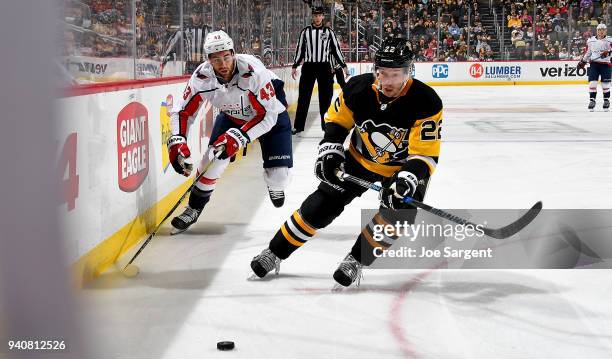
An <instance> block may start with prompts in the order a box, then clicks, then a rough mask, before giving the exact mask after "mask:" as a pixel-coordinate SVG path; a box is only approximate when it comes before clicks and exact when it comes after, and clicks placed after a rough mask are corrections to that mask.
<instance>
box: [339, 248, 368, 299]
mask: <svg viewBox="0 0 612 359" xmlns="http://www.w3.org/2000/svg"><path fill="white" fill-rule="evenodd" d="M362 269H363V264H361V263H359V262H358V261H357V260H356V259H355V258H354V257H353V256H352V255H351V254H350V253H349V254H347V255H346V257H344V260H343V261H342V262H341V263H340V265H339V266H338V269H336V271H335V272H334V279H335V280H336V282H338V284H336V285H335V286H334V290H341V289H343V287H348V286H350V285H351V284H353V282H355V280H357V286H359V284H360V282H361V277H362V274H361V270H362Z"/></svg>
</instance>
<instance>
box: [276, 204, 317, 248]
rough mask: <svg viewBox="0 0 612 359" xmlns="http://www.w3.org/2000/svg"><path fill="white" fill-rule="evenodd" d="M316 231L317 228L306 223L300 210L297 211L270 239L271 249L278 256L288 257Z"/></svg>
mask: <svg viewBox="0 0 612 359" xmlns="http://www.w3.org/2000/svg"><path fill="white" fill-rule="evenodd" d="M315 233H316V228H314V227H312V226H311V225H309V224H308V223H306V222H305V221H304V219H303V218H302V216H301V214H300V212H299V211H295V212H293V214H292V215H291V217H289V219H288V220H287V221H285V223H283V225H282V226H281V227H280V229H279V230H278V231H277V232H276V234H275V235H274V238H272V240H271V241H270V246H269V247H270V250H271V251H272V253H274V254H275V255H276V256H277V257H278V258H280V259H287V258H288V257H289V256H290V255H291V253H293V252H295V251H296V250H297V249H298V248H300V247H301V246H303V245H304V243H306V242H307V241H308V240H309V239H310V238H312V236H314V235H315Z"/></svg>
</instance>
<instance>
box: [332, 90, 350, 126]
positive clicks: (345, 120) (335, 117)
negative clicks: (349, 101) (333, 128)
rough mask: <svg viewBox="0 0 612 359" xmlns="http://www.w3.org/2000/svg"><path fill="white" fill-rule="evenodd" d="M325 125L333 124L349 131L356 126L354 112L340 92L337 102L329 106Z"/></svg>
mask: <svg viewBox="0 0 612 359" xmlns="http://www.w3.org/2000/svg"><path fill="white" fill-rule="evenodd" d="M324 119H325V123H327V122H333V123H336V124H338V125H340V126H342V127H344V128H346V129H347V130H350V129H351V128H353V126H355V119H354V118H353V111H351V109H350V108H348V106H346V103H345V102H344V94H343V93H342V92H340V94H339V95H338V97H337V98H336V100H335V101H334V102H333V103H332V104H331V105H330V106H329V109H328V110H327V113H325V117H324Z"/></svg>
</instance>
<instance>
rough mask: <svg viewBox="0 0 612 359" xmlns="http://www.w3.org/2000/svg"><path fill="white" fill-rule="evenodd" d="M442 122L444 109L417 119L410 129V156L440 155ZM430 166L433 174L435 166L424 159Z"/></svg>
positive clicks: (430, 171)
mask: <svg viewBox="0 0 612 359" xmlns="http://www.w3.org/2000/svg"><path fill="white" fill-rule="evenodd" d="M441 122H442V110H440V112H438V113H437V114H435V115H433V116H431V117H428V118H424V119H421V120H417V121H416V122H415V123H414V125H413V126H412V128H411V129H410V136H409V140H408V154H409V156H415V155H416V156H415V158H418V155H420V156H428V157H438V156H440V138H441V137H440V131H441V128H440V126H441ZM423 162H425V163H426V164H427V166H428V167H429V173H430V174H432V173H433V171H434V170H435V166H432V164H431V163H430V162H428V161H423Z"/></svg>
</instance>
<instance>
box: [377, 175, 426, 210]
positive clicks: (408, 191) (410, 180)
mask: <svg viewBox="0 0 612 359" xmlns="http://www.w3.org/2000/svg"><path fill="white" fill-rule="evenodd" d="M418 181H419V180H418V179H417V176H415V175H414V174H413V173H412V172H408V171H402V170H400V171H397V172H395V174H393V176H392V177H389V178H386V179H384V180H383V181H382V187H383V189H382V190H381V191H380V192H379V193H378V199H379V200H380V205H381V206H382V207H384V208H390V209H406V208H411V206H410V205H409V204H407V203H404V201H403V199H404V197H406V196H408V197H412V196H413V195H414V193H415V192H416V188H417V185H418Z"/></svg>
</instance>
